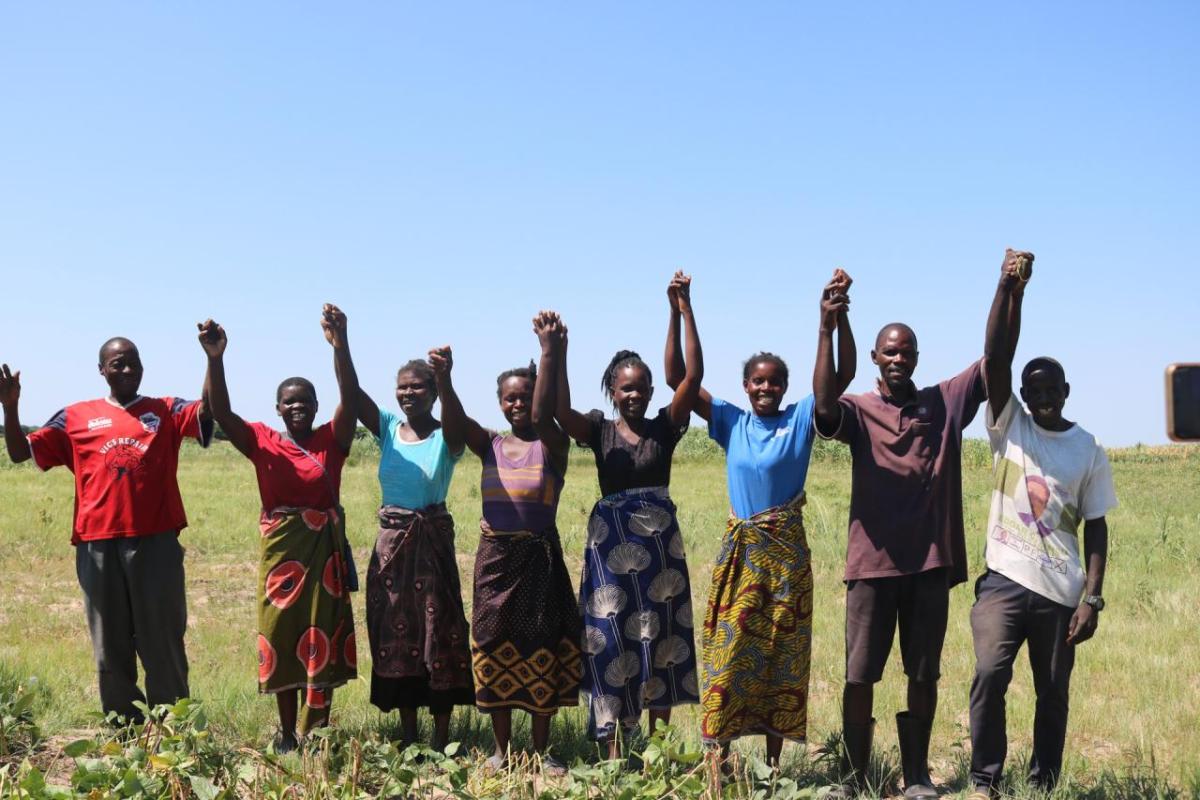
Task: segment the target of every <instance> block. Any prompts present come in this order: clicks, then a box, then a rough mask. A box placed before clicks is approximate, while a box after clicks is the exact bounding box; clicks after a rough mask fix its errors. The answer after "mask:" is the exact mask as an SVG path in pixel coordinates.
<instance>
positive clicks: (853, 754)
mask: <svg viewBox="0 0 1200 800" xmlns="http://www.w3.org/2000/svg"><path fill="white" fill-rule="evenodd" d="M874 736H875V720H874V719H872V720H871V721H870V722H868V723H865V724H863V723H858V724H852V723H843V725H842V765H841V771H842V783H841V785H840V786H836V787H834V789H833V791H831V792H829V794H827V795H825V797H826V800H850V798H852V797H856V796H857V795H858V793H859V792H861V791H862V790H863V789H865V788H866V786H867V769H868V768H869V767H870V765H871V740H872V739H873V738H874Z"/></svg>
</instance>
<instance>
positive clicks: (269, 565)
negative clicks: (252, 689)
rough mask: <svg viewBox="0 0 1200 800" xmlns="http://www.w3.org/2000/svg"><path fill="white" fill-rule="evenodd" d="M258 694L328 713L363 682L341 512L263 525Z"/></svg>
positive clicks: (277, 517) (308, 512)
mask: <svg viewBox="0 0 1200 800" xmlns="http://www.w3.org/2000/svg"><path fill="white" fill-rule="evenodd" d="M259 530H260V532H261V533H262V540H261V544H262V547H261V552H262V558H261V559H260V562H259V569H258V587H259V604H258V690H259V691H260V692H263V693H269V694H274V693H277V692H286V691H290V690H294V689H301V690H303V692H304V695H303V699H304V705H305V706H306V707H307V708H310V709H323V708H326V707H327V706H328V705H329V695H330V690H332V689H333V688H334V687H337V686H341V685H342V684H344V683H346V681H349V680H353V679H354V678H355V677H357V675H358V671H357V664H358V658H357V655H356V651H355V642H354V614H353V611H352V609H351V605H350V593H349V591H348V589H347V586H346V578H347V569H346V562H345V559H344V557H343V553H344V552H345V547H346V524H345V519H344V517H343V515H342V509H340V508H331V509H328V510H325V511H320V510H317V509H312V508H304V509H299V508H277V509H274V510H273V511H270V512H263V515H262V517H261V519H260V520H259Z"/></svg>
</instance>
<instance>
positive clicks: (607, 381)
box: [600, 350, 654, 400]
mask: <svg viewBox="0 0 1200 800" xmlns="http://www.w3.org/2000/svg"><path fill="white" fill-rule="evenodd" d="M625 367H640V368H641V369H642V370H644V371H645V373H646V383H649V384H653V383H654V376H653V375H651V373H650V367H648V366H647V365H646V362H645V361H642V357H641V356H639V355H638V354H637V353H635V352H634V351H632V350H618V351H617V353H616V355H614V356H613V357H612V360H611V361H609V362H608V367H607V368H606V369H605V370H604V376H603V377H602V378H600V388H601V389H603V390H604V393H605V394H606V395H608V399H609V400H612V396H613V381H615V380H616V375H617V370H619V369H624V368H625Z"/></svg>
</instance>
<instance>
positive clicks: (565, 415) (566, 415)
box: [554, 319, 592, 442]
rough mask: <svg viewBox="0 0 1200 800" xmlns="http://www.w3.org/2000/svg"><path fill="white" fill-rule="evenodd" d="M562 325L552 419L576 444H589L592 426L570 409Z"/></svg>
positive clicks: (563, 328)
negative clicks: (555, 420)
mask: <svg viewBox="0 0 1200 800" xmlns="http://www.w3.org/2000/svg"><path fill="white" fill-rule="evenodd" d="M559 324H560V325H562V331H561V334H560V338H561V339H562V353H561V355H560V357H559V359H558V375H557V378H558V381H557V383H558V386H557V387H556V388H557V391H556V392H555V402H554V417H555V419H557V420H558V424H559V425H561V426H562V429H563V431H565V432H566V434H567V436H570V437H571V438H572V439H574V440H575V441H577V442H589V440H590V439H591V437H592V424H591V423H590V422H588V419H587V417H585V416H584V415H583V414H580V413H579V412H578V411H576V410H575V409H573V408H571V382H570V381H569V380H568V379H567V326H566V325H564V324H563V323H562V320H561V319H560V320H559Z"/></svg>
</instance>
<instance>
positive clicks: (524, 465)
mask: <svg viewBox="0 0 1200 800" xmlns="http://www.w3.org/2000/svg"><path fill="white" fill-rule="evenodd" d="M504 439H505V437H503V436H494V437H492V449H491V451H490V452H489V453H487V454H486V455H485V456H484V459H483V474H482V476H481V477H480V481H479V483H480V494H482V495H483V518H484V519H485V520H487V523H488V525H491V526H492V529H493V530H497V531H533V532H534V533H537V532H540V531H543V530H545V529H546V528H549V527H550V526H551V525H553V524H554V521H555V517H556V516H557V515H558V495H559V493H560V492H561V491H562V487H563V476H561V475H558V474H555V470H554V467H553V466H551V465H550V464H549V459H548V456H549V453H547V452H546V446H545V445H544V444H542V443H541V442H540V441H539V442H530V443H529V449H528V450H526V451H525V455H523V456H521V457H520V458H519V459H517V460H515V461H514V460H510V459H509V458H507V457H505V455H504Z"/></svg>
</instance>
